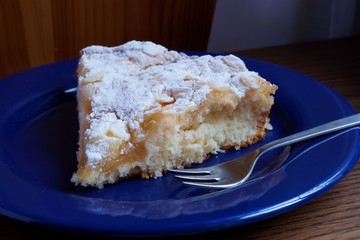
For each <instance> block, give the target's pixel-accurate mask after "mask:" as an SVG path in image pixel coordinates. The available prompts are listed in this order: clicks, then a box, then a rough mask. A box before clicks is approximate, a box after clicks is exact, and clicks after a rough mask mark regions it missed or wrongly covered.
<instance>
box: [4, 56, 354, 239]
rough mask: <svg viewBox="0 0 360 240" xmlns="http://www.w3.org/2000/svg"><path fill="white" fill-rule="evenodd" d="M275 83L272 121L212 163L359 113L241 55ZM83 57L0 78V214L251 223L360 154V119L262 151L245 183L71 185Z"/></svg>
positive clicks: (143, 227)
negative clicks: (355, 124)
mask: <svg viewBox="0 0 360 240" xmlns="http://www.w3.org/2000/svg"><path fill="white" fill-rule="evenodd" d="M244 60H245V63H246V64H247V66H248V68H249V69H251V70H254V71H257V72H259V73H260V75H261V76H263V77H265V78H266V79H268V80H269V81H271V82H273V83H275V84H277V85H278V86H279V90H278V91H277V93H276V98H275V99H276V103H275V105H274V108H273V111H272V114H271V119H272V125H273V126H274V130H272V131H270V132H268V133H267V136H266V139H265V140H264V141H262V142H260V143H258V144H256V145H254V146H252V147H250V148H248V149H243V150H240V151H229V152H227V153H225V154H219V155H217V156H213V157H211V158H210V159H209V160H208V161H207V162H206V163H204V164H203V165H212V164H215V163H217V162H220V161H227V160H229V159H232V158H234V157H237V156H240V155H243V154H245V153H246V152H248V151H250V150H251V149H252V148H254V147H257V146H259V145H260V144H264V143H266V142H268V141H271V140H274V139H276V138H279V137H283V136H285V135H288V134H291V133H295V132H298V131H301V130H304V129H307V128H310V127H313V126H316V125H318V124H321V123H325V122H328V121H331V120H335V119H338V118H341V117H345V116H347V115H351V114H353V113H355V110H354V109H353V108H352V107H351V106H350V105H349V104H348V103H347V102H346V101H345V100H344V99H343V98H342V97H341V96H339V95H338V94H337V93H336V92H334V91H333V90H331V89H330V88H329V87H327V86H325V85H323V84H321V83H320V82H318V81H316V80H314V79H311V78H309V77H307V76H304V75H302V74H299V73H296V72H294V71H291V70H288V69H286V68H283V67H281V66H277V65H273V64H270V63H266V62H261V61H257V60H253V59H244ZM76 65H77V59H73V60H68V61H63V62H58V63H54V64H49V65H45V66H42V67H38V68H34V69H31V70H28V71H25V72H22V73H19V74H16V75H13V76H10V77H8V78H5V79H3V80H1V81H0V113H1V114H0V196H1V198H0V214H2V215H5V216H8V217H11V218H15V219H18V220H21V221H25V222H31V223H35V224H39V225H46V226H50V227H56V228H60V229H65V230H75V231H79V232H86V233H97V234H106V235H119V236H159V235H162V236H165V235H176V234H192V233H200V232H207V231H213V230H219V229H224V228H229V227H236V226H240V225H244V224H249V223H252V222H255V221H259V220H262V219H266V218H270V217H273V216H275V215H278V214H282V213H284V212H287V211H289V210H292V209H294V208H296V207H298V206H300V205H302V204H305V203H306V202H308V201H310V200H311V199H313V198H315V197H317V196H319V195H320V194H322V193H324V192H325V191H327V190H329V189H330V188H331V187H332V186H334V185H335V184H336V183H337V182H338V181H340V180H341V179H342V178H343V177H344V176H345V175H346V174H347V173H348V172H349V171H350V170H351V169H352V168H353V166H354V165H355V164H356V162H357V160H358V158H359V156H360V148H359V147H358V146H359V145H360V131H359V128H354V129H351V130H347V131H343V132H341V133H337V134H332V135H330V136H326V137H322V138H317V139H315V140H311V141H307V142H305V143H303V144H297V145H295V146H293V147H292V149H291V153H290V155H289V157H288V158H287V159H286V160H285V161H283V162H281V163H280V164H278V165H277V166H275V167H272V168H270V167H269V166H270V160H271V159H273V158H274V157H275V155H276V154H278V153H279V152H274V153H272V154H269V155H267V156H265V157H264V159H263V160H262V161H260V162H259V165H258V166H257V169H256V170H255V173H254V175H253V176H254V177H252V179H251V181H249V182H248V183H247V184H244V185H242V186H240V187H237V188H234V189H227V190H220V191H219V190H217V191H214V190H207V189H202V188H194V187H187V186H184V185H183V184H182V183H181V182H180V181H179V180H177V179H174V176H173V174H170V173H169V174H167V175H165V176H164V177H162V178H158V179H150V180H140V179H128V180H124V181H122V182H121V183H119V184H114V185H109V186H106V187H105V188H104V189H102V190H99V189H93V188H82V187H75V186H74V185H73V184H72V183H70V181H69V179H70V177H71V175H72V173H73V172H74V171H75V170H76V165H77V162H76V154H75V152H76V150H77V138H78V132H77V131H78V120H77V111H76V98H75V95H74V92H72V91H71V89H72V88H74V87H76V79H75V78H74V77H73V75H74V73H75V70H76Z"/></svg>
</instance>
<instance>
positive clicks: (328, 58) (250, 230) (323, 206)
mask: <svg viewBox="0 0 360 240" xmlns="http://www.w3.org/2000/svg"><path fill="white" fill-rule="evenodd" d="M234 54H238V55H241V56H246V57H252V58H256V59H260V60H265V61H269V62H272V63H275V64H280V65H283V66H285V67H288V68H291V69H293V70H296V71H299V72H301V73H303V74H306V75H309V76H310V77H313V78H315V79H318V80H319V81H321V82H323V83H325V84H327V85H328V86H330V87H331V88H333V89H334V90H336V91H337V92H339V93H340V94H341V95H342V96H344V97H345V98H346V99H347V100H348V101H349V102H350V103H351V104H352V105H353V106H354V108H355V109H357V111H360V59H359V56H360V38H359V37H354V38H348V39H337V40H330V41H320V42H311V43H304V44H297V45H288V46H279V47H272V48H264V49H258V50H250V51H242V52H234ZM359 147H360V146H359ZM299 181H301V179H300V180H299ZM359 199H360V164H359V163H358V164H357V165H356V166H355V168H354V169H353V170H352V171H351V172H350V173H349V174H348V175H347V176H346V177H345V178H344V179H343V180H342V181H341V182H340V183H338V184H337V185H336V186H335V187H334V188H332V189H331V190H329V191H328V192H326V193H325V194H323V195H321V196H320V197H318V198H316V199H314V200H312V201H311V202H309V203H307V204H305V205H304V206H301V207H299V208H297V209H295V210H293V211H290V212H288V213H285V214H282V215H279V216H276V217H273V218H271V219H267V220H264V221H261V222H257V223H253V224H249V225H246V226H243V227H235V228H231V229H226V230H222V231H217V232H210V233H206V234H199V235H191V236H183V237H173V238H172V239H187V240H190V239H199V238H206V239H234V240H235V239H237V240H240V239H259V240H265V239H267V240H268V239H276V240H289V239H297V240H298V239H359V236H360V201H359ZM19 229H21V230H19ZM22 236H26V237H27V238H31V239H32V238H38V237H42V236H45V237H48V238H50V237H53V236H58V237H62V238H69V237H84V235H80V234H75V233H69V232H61V231H57V230H51V229H47V228H44V227H41V226H34V225H31V224H26V223H22V222H17V221H15V220H11V219H8V218H6V217H1V216H0V239H18V238H21V237H22ZM86 237H90V236H86ZM155 239H156V238H155Z"/></svg>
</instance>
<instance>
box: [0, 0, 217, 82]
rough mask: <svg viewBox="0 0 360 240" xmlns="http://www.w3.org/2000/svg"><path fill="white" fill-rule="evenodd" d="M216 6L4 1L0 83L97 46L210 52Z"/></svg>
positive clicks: (162, 0)
mask: <svg viewBox="0 0 360 240" xmlns="http://www.w3.org/2000/svg"><path fill="white" fill-rule="evenodd" d="M215 5H216V0H196V1H193V0H0V33H1V34H0V77H5V76H7V75H10V74H13V73H15V72H17V71H21V70H24V69H27V68H31V67H35V66H39V65H42V64H46V63H51V62H55V61H59V60H64V59H68V58H73V57H77V56H78V53H79V50H80V49H82V48H83V47H86V46H88V45H93V44H99V45H106V46H115V45H119V44H122V43H124V42H126V41H129V40H133V39H136V40H150V41H154V42H157V43H160V44H162V45H164V46H166V47H168V48H170V49H176V50H193V51H204V50H206V46H207V42H208V37H209V34H210V28H211V23H212V17H213V12H214V9H215Z"/></svg>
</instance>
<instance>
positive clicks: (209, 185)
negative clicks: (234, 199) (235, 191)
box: [183, 182, 240, 189]
mask: <svg viewBox="0 0 360 240" xmlns="http://www.w3.org/2000/svg"><path fill="white" fill-rule="evenodd" d="M183 183H184V184H186V185H190V186H195V187H206V188H213V189H224V188H230V187H235V186H237V185H239V184H240V183H228V184H224V183H221V182H208V183H204V182H183Z"/></svg>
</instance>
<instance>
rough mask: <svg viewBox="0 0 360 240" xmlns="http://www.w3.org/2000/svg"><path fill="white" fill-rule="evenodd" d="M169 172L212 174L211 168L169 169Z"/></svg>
mask: <svg viewBox="0 0 360 240" xmlns="http://www.w3.org/2000/svg"><path fill="white" fill-rule="evenodd" d="M167 171H169V172H174V173H188V174H210V173H211V171H210V170H205V169H168V170H167Z"/></svg>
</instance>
